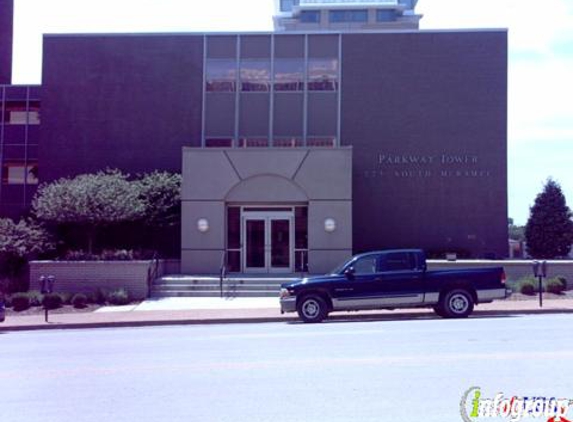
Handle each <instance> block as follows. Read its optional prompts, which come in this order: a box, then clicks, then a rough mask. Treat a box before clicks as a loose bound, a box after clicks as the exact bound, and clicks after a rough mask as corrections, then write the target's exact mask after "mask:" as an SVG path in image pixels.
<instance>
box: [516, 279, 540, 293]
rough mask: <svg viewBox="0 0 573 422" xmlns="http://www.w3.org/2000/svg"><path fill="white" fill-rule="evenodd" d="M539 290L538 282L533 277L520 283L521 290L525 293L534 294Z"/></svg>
mask: <svg viewBox="0 0 573 422" xmlns="http://www.w3.org/2000/svg"><path fill="white" fill-rule="evenodd" d="M536 290H537V283H536V282H535V281H534V280H532V279H523V280H521V282H520V283H519V291H520V293H522V294H524V295H534V294H535V291H536Z"/></svg>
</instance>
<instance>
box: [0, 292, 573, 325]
mask: <svg viewBox="0 0 573 422" xmlns="http://www.w3.org/2000/svg"><path fill="white" fill-rule="evenodd" d="M544 313H571V314H573V299H572V298H566V299H544V301H543V308H539V304H538V301H537V300H533V299H532V300H505V301H504V300H500V301H495V302H493V303H488V304H482V305H479V306H477V307H476V309H475V311H474V313H473V315H472V316H471V318H472V317H473V318H476V317H483V316H517V315H523V314H544ZM419 318H439V317H437V316H436V315H435V314H434V313H433V311H431V310H429V309H402V310H396V311H361V312H351V313H348V312H334V313H332V314H331V315H330V317H329V319H328V320H327V321H331V320H365V319H366V320H380V321H383V320H396V319H405V320H407V319H419ZM49 321H50V322H48V323H46V322H44V314H43V313H39V314H37V315H24V316H19V315H13V314H12V315H7V316H6V321H5V322H4V323H0V332H2V331H17V330H39V329H64V328H100V327H139V326H152V325H184V324H223V323H253V322H293V321H298V318H297V316H296V314H294V313H293V314H284V315H281V313H280V310H279V305H278V299H277V298H244V299H242V298H236V299H219V298H186V299H182V298H170V299H162V300H151V301H145V302H142V303H141V304H139V305H129V306H126V307H104V308H99V309H98V310H97V311H95V312H71V313H58V314H56V313H53V314H50V316H49Z"/></svg>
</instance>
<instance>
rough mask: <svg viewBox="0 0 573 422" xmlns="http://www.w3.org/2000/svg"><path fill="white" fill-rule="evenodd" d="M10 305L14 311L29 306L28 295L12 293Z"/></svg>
mask: <svg viewBox="0 0 573 422" xmlns="http://www.w3.org/2000/svg"><path fill="white" fill-rule="evenodd" d="M11 302H12V307H13V308H14V310H15V311H16V312H21V311H25V310H26V309H29V308H30V297H29V296H28V294H27V293H14V294H13V295H12V297H11Z"/></svg>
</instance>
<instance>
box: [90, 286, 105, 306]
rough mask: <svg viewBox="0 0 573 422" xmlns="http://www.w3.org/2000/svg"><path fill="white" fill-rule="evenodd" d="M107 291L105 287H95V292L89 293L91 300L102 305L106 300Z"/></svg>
mask: <svg viewBox="0 0 573 422" xmlns="http://www.w3.org/2000/svg"><path fill="white" fill-rule="evenodd" d="M108 295H109V293H108V292H107V290H105V289H100V288H98V289H96V291H95V292H93V293H92V294H91V302H93V303H97V304H98V305H104V304H105V302H106V301H107V297H108Z"/></svg>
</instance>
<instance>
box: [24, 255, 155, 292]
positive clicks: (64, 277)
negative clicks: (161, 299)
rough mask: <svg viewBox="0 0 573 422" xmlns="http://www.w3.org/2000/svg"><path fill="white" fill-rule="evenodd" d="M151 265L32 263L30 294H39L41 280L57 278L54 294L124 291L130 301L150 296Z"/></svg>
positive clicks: (140, 262)
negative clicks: (47, 277)
mask: <svg viewBox="0 0 573 422" xmlns="http://www.w3.org/2000/svg"><path fill="white" fill-rule="evenodd" d="M151 266H152V263H151V261H31V262H30V290H40V289H41V286H40V282H39V279H40V276H42V275H44V276H48V275H53V276H54V277H56V281H55V285H54V291H55V292H69V293H72V294H73V293H93V292H95V291H97V289H105V290H107V291H111V290H117V289H121V288H124V289H126V290H127V291H128V293H129V297H130V298H131V299H144V298H147V297H148V295H149V287H148V274H149V270H150V268H151Z"/></svg>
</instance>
